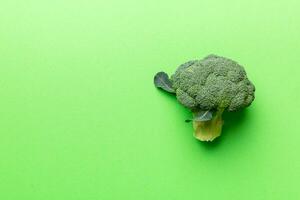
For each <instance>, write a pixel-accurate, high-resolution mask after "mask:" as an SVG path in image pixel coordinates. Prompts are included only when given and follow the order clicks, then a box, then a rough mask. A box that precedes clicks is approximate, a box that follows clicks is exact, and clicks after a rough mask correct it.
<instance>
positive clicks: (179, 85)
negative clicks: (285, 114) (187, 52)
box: [155, 55, 255, 141]
mask: <svg viewBox="0 0 300 200" xmlns="http://www.w3.org/2000/svg"><path fill="white" fill-rule="evenodd" d="M160 73H163V72H160ZM155 77H156V79H157V78H158V77H160V76H159V73H158V74H157V75H156V76H155ZM164 78H165V79H168V80H166V81H165V82H164V83H168V87H170V88H172V91H171V92H174V93H175V94H176V97H177V99H178V101H179V102H180V103H181V104H182V105H184V106H185V107H187V108H189V109H190V110H191V111H192V112H193V115H194V120H193V126H194V129H195V133H194V136H195V137H196V138H197V139H199V140H201V141H212V140H214V139H215V138H216V137H218V136H220V134H221V131H222V126H223V120H222V113H223V111H229V112H232V111H238V110H240V109H242V108H245V107H247V106H249V105H250V104H251V103H252V101H253V100H254V92H255V87H254V85H253V84H252V83H251V82H250V81H249V80H248V78H247V75H246V72H245V70H244V68H243V67H242V66H241V65H239V64H238V63H237V62H235V61H233V60H231V59H228V58H224V57H221V56H217V55H209V56H207V57H205V58H204V59H202V60H193V61H189V62H186V63H184V64H182V65H180V66H179V67H178V69H177V70H176V72H175V73H174V74H173V75H172V76H171V79H169V78H168V76H167V75H166V74H165V73H164ZM155 85H156V86H157V87H161V88H162V89H164V88H165V87H167V86H166V85H165V86H161V85H158V84H157V82H155ZM168 92H170V90H168ZM199 113H202V114H205V113H206V115H202V114H199ZM207 113H210V115H209V116H210V118H209V119H208V118H207V116H208V115H207ZM203 116H204V118H203ZM203 119H205V120H203Z"/></svg>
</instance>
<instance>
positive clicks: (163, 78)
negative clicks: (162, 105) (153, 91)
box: [154, 72, 175, 93]
mask: <svg viewBox="0 0 300 200" xmlns="http://www.w3.org/2000/svg"><path fill="white" fill-rule="evenodd" d="M154 85H155V87H157V88H161V89H163V90H165V91H167V92H170V93H175V90H174V89H173V88H172V82H171V80H170V79H169V76H168V74H166V73H165V72H158V73H157V74H156V75H155V76H154Z"/></svg>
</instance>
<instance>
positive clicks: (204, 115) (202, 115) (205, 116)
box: [194, 110, 213, 122]
mask: <svg viewBox="0 0 300 200" xmlns="http://www.w3.org/2000/svg"><path fill="white" fill-rule="evenodd" d="M212 117H213V113H212V112H211V111H209V110H207V111H199V112H197V113H196V114H195V115H194V121H196V122H205V121H209V120H211V119H212Z"/></svg>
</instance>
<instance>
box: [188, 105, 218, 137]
mask: <svg viewBox="0 0 300 200" xmlns="http://www.w3.org/2000/svg"><path fill="white" fill-rule="evenodd" d="M223 111H224V109H221V110H218V111H216V113H215V115H214V116H213V118H212V119H211V120H209V121H195V120H194V121H193V127H194V137H195V138H197V139H198V140H200V141H213V140H214V139H215V138H216V137H219V136H220V135H221V132H222V126H223V123H224V122H223V120H222V113H223Z"/></svg>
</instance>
